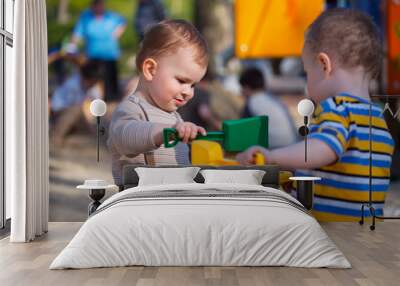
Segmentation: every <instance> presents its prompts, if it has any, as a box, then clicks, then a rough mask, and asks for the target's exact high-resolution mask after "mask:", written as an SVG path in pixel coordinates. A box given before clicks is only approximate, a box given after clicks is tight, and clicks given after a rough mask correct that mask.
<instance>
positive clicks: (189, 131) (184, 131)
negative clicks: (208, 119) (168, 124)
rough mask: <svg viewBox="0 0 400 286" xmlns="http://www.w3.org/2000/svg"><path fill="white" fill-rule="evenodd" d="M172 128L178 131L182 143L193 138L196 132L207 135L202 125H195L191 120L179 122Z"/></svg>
mask: <svg viewBox="0 0 400 286" xmlns="http://www.w3.org/2000/svg"><path fill="white" fill-rule="evenodd" d="M174 128H175V129H176V130H177V131H178V133H179V138H181V139H182V142H184V143H188V142H189V141H190V140H193V139H195V138H196V136H197V133H201V135H207V132H206V130H205V129H204V128H203V127H200V126H197V125H196V124H194V123H192V122H179V123H177V124H176V125H175V126H174Z"/></svg>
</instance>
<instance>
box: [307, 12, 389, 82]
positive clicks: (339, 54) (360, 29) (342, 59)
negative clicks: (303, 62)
mask: <svg viewBox="0 0 400 286" xmlns="http://www.w3.org/2000/svg"><path fill="white" fill-rule="evenodd" d="M305 45H306V46H307V47H308V48H310V50H311V52H314V53H319V52H325V53H328V54H329V55H331V56H332V57H333V58H334V59H336V60H337V61H338V63H339V65H341V66H343V67H348V68H353V67H359V66H362V67H363V68H364V70H365V72H366V74H368V75H369V76H370V77H371V78H375V77H377V76H378V75H379V73H380V69H381V67H382V44H381V39H380V35H379V31H378V28H377V27H376V25H375V24H374V22H373V21H372V19H371V18H370V17H369V16H368V15H366V14H364V13H362V12H359V11H356V10H351V9H339V8H338V9H330V10H327V11H325V12H323V13H322V14H321V15H319V16H318V18H317V19H316V20H315V21H314V22H313V23H312V24H311V25H310V27H309V28H308V30H307V32H306V35H305Z"/></svg>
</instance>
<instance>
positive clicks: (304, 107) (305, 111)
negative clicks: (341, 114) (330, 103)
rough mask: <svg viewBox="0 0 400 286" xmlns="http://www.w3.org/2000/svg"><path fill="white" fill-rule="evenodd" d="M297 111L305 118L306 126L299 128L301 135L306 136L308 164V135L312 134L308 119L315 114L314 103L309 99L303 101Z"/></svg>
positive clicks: (305, 147)
mask: <svg viewBox="0 0 400 286" xmlns="http://www.w3.org/2000/svg"><path fill="white" fill-rule="evenodd" d="M297 111H298V112H299V114H300V115H301V116H303V117H304V125H303V126H301V127H300V128H299V134H300V135H301V136H304V161H305V162H307V135H308V134H309V133H310V130H309V129H308V117H309V116H311V115H312V114H313V112H314V103H313V102H312V101H311V100H309V99H302V100H301V101H300V102H299V104H298V105H297Z"/></svg>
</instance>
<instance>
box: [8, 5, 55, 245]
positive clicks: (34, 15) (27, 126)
mask: <svg viewBox="0 0 400 286" xmlns="http://www.w3.org/2000/svg"><path fill="white" fill-rule="evenodd" d="M14 11H15V16H14V48H13V56H14V63H15V64H14V70H13V74H12V78H13V82H12V85H13V88H12V90H13V92H12V93H11V96H8V97H7V98H6V106H7V110H6V166H7V169H8V170H7V173H6V187H7V188H10V190H11V194H12V195H11V237H10V241H12V242H28V241H31V240H33V239H35V237H36V236H40V235H42V234H43V233H45V232H47V229H48V209H49V207H48V205H49V168H48V166H49V162H48V161H49V159H48V155H49V145H48V144H49V143H48V111H47V96H48V90H47V82H48V81H47V22H46V2H45V0H18V1H15V10H14Z"/></svg>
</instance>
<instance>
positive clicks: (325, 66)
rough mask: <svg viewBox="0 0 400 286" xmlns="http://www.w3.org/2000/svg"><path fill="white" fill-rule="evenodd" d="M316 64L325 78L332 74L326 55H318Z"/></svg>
mask: <svg viewBox="0 0 400 286" xmlns="http://www.w3.org/2000/svg"><path fill="white" fill-rule="evenodd" d="M318 63H319V65H320V67H321V68H322V72H323V73H324V74H325V77H327V76H329V75H330V74H331V73H332V61H331V59H330V58H329V56H328V55H327V54H326V53H319V54H318Z"/></svg>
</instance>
